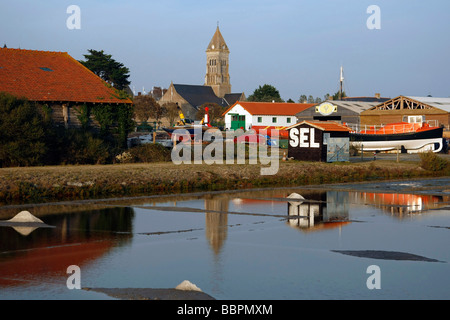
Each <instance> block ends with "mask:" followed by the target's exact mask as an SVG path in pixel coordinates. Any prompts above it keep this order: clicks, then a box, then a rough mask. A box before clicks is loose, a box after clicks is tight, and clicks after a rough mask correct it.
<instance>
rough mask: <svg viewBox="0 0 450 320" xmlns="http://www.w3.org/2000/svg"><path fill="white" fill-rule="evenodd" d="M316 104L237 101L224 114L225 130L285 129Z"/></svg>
mask: <svg viewBox="0 0 450 320" xmlns="http://www.w3.org/2000/svg"><path fill="white" fill-rule="evenodd" d="M314 105H315V104H308V103H279V102H247V101H237V102H236V103H235V104H233V105H232V106H231V107H230V108H228V110H227V111H225V112H224V113H223V116H224V117H225V129H231V130H236V129H239V128H242V129H243V130H245V131H247V130H249V129H271V128H277V129H284V128H285V127H289V126H292V125H293V124H295V123H296V122H297V117H296V116H295V115H296V114H297V113H299V112H301V111H303V110H306V109H308V108H310V107H312V106H314Z"/></svg>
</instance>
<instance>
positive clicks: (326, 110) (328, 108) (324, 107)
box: [317, 103, 335, 116]
mask: <svg viewBox="0 0 450 320" xmlns="http://www.w3.org/2000/svg"><path fill="white" fill-rule="evenodd" d="M334 110H335V106H333V105H332V104H331V103H322V104H321V105H320V106H318V107H317V111H318V112H320V114H322V115H324V116H328V115H330V114H332V113H333V112H334Z"/></svg>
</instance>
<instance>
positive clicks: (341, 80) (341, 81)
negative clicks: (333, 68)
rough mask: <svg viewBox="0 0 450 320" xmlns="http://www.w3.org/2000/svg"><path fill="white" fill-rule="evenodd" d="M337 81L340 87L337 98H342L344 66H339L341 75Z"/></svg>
mask: <svg viewBox="0 0 450 320" xmlns="http://www.w3.org/2000/svg"><path fill="white" fill-rule="evenodd" d="M339 82H340V89H339V100H341V99H342V95H343V90H342V88H343V84H344V67H342V66H341V76H340V78H339Z"/></svg>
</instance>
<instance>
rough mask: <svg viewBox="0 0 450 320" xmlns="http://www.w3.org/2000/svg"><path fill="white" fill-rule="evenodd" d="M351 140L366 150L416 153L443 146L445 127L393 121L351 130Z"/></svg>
mask: <svg viewBox="0 0 450 320" xmlns="http://www.w3.org/2000/svg"><path fill="white" fill-rule="evenodd" d="M350 142H351V143H352V144H353V145H354V146H355V147H356V148H358V149H360V150H361V149H362V150H364V151H389V150H396V149H399V150H401V151H402V152H406V151H407V152H409V153H416V152H422V151H428V150H431V151H433V152H440V151H441V150H442V148H443V128H440V127H431V126H430V125H428V124H426V123H424V124H421V123H406V122H399V123H391V124H387V125H385V126H382V127H378V128H377V127H375V126H372V127H369V128H364V129H363V130H359V131H356V130H353V131H351V132H350Z"/></svg>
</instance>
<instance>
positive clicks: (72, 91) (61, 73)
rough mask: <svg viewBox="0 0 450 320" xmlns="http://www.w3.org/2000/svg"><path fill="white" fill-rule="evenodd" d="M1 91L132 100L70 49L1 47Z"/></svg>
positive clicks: (41, 97)
mask: <svg viewBox="0 0 450 320" xmlns="http://www.w3.org/2000/svg"><path fill="white" fill-rule="evenodd" d="M0 91H4V92H7V93H10V94H12V95H15V96H19V97H25V98H27V99H29V100H31V101H61V102H91V103H132V102H131V100H128V99H119V98H118V97H117V95H116V93H115V90H114V89H113V88H111V87H108V85H107V84H106V82H104V81H103V80H102V79H101V78H99V77H98V76H96V75H95V74H94V73H93V72H91V71H90V70H89V69H87V68H86V67H84V66H83V65H82V64H81V63H79V62H78V61H77V60H75V59H74V58H72V57H71V56H70V55H69V54H67V53H66V52H50V51H36V50H22V49H9V48H0Z"/></svg>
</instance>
